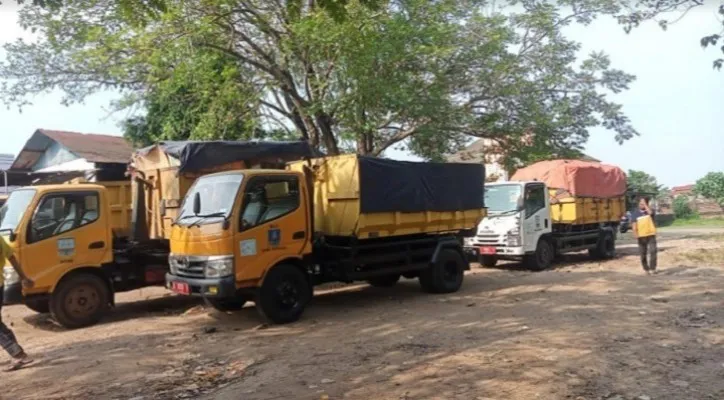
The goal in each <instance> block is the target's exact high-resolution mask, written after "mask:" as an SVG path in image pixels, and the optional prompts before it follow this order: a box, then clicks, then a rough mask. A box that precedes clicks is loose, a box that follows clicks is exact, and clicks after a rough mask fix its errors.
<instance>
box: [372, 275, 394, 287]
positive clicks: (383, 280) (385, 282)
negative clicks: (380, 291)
mask: <svg viewBox="0 0 724 400" xmlns="http://www.w3.org/2000/svg"><path fill="white" fill-rule="evenodd" d="M399 281H400V275H399V274H392V275H384V276H378V277H375V278H370V279H368V280H367V283H369V284H370V286H374V287H383V288H386V287H393V286H395V285H397V282H399Z"/></svg>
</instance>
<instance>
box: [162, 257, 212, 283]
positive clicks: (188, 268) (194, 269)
mask: <svg viewBox="0 0 724 400" xmlns="http://www.w3.org/2000/svg"><path fill="white" fill-rule="evenodd" d="M169 263H170V264H171V271H173V272H174V274H175V275H178V276H183V277H187V278H204V264H205V261H202V260H198V259H194V258H193V257H188V256H171V257H169Z"/></svg>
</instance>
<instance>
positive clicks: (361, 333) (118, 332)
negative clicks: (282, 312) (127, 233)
mask: <svg viewBox="0 0 724 400" xmlns="http://www.w3.org/2000/svg"><path fill="white" fill-rule="evenodd" d="M702 233H703V232H693V233H692V232H689V233H687V234H686V235H685V234H683V233H682V234H678V235H674V234H672V235H662V236H663V237H662V240H661V243H660V248H661V253H660V269H661V273H660V274H659V275H657V276H654V277H649V276H645V275H644V274H643V273H642V270H641V268H640V266H639V264H638V256H637V253H636V249H635V248H634V247H633V245H632V244H630V243H631V241H630V240H623V241H622V243H621V245H620V246H619V256H618V258H617V259H615V260H612V261H609V262H605V263H597V262H590V261H589V260H588V259H587V258H586V257H584V256H583V255H570V256H567V258H566V259H565V260H564V262H563V263H562V264H560V265H559V266H558V267H557V268H556V269H552V270H549V271H545V272H541V273H533V272H528V271H524V270H521V269H520V268H519V267H517V266H515V265H504V266H501V268H498V269H482V268H473V270H472V271H471V272H470V273H469V274H468V275H467V276H466V280H465V283H464V286H463V289H462V290H461V291H460V292H459V293H456V294H453V295H441V296H434V295H427V294H423V293H421V291H420V290H419V287H418V285H417V282H416V281H403V282H401V283H400V284H399V285H398V286H397V287H396V288H392V289H376V288H371V287H368V286H366V285H358V286H351V287H347V288H343V289H339V290H334V291H330V292H326V293H318V294H317V296H316V297H315V299H314V302H313V304H312V305H310V308H309V309H308V311H307V313H306V314H305V317H304V318H303V320H302V321H300V322H299V323H296V324H292V325H288V326H282V327H273V326H272V327H268V326H266V325H263V324H261V322H260V319H259V318H258V317H257V314H256V312H255V310H254V309H253V307H249V308H247V309H245V310H243V311H241V312H238V313H234V314H223V313H219V312H216V311H213V310H209V309H205V308H204V307H203V306H201V305H200V303H198V302H197V301H196V300H193V299H188V298H181V297H175V296H169V295H168V294H167V293H166V292H165V291H164V290H162V289H146V290H143V291H140V292H134V293H129V294H125V295H123V296H122V299H121V301H122V303H121V304H119V306H118V307H117V309H116V310H115V311H114V313H113V314H112V315H111V316H110V317H109V318H107V319H106V320H105V321H104V322H103V323H102V324H99V325H97V326H94V327H91V328H86V329H83V330H77V331H65V330H63V329H61V328H58V327H57V326H56V325H55V324H53V322H52V321H50V320H49V318H48V317H47V316H45V315H37V314H33V313H32V312H30V311H29V310H27V309H25V308H24V307H22V306H14V307H6V308H5V309H4V310H3V318H4V321H5V322H6V323H8V324H9V325H12V329H13V330H14V331H15V333H16V335H17V336H18V338H19V339H20V341H21V343H22V344H23V345H24V346H25V347H26V348H27V350H28V351H29V352H32V353H33V354H34V355H36V356H38V357H41V358H42V362H40V363H38V364H37V365H36V366H34V367H32V368H29V369H26V370H22V371H17V372H13V373H6V374H3V375H2V378H1V379H2V390H1V391H0V398H2V399H134V400H141V399H143V400H150V399H185V398H188V399H192V398H193V399H222V400H237V399H248V400H262V399H264V400H266V399H320V398H324V396H325V395H326V396H328V398H329V399H395V400H398V399H465V400H469V399H521V400H530V399H574V400H592V399H606V400H633V399H640V400H646V399H671V400H674V399H676V400H679V399H707V400H708V399H724V236H719V235H708V236H701V237H699V236H696V235H701V234H702ZM664 239H666V240H664Z"/></svg>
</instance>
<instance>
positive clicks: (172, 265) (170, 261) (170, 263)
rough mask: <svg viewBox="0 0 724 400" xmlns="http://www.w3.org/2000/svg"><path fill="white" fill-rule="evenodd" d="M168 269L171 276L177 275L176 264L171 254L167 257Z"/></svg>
mask: <svg viewBox="0 0 724 400" xmlns="http://www.w3.org/2000/svg"><path fill="white" fill-rule="evenodd" d="M168 269H169V271H170V272H171V275H178V262H177V261H176V257H174V255H173V254H170V255H169V256H168Z"/></svg>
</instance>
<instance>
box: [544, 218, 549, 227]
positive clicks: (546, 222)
mask: <svg viewBox="0 0 724 400" xmlns="http://www.w3.org/2000/svg"><path fill="white" fill-rule="evenodd" d="M545 226H546V229H548V218H546V219H545Z"/></svg>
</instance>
